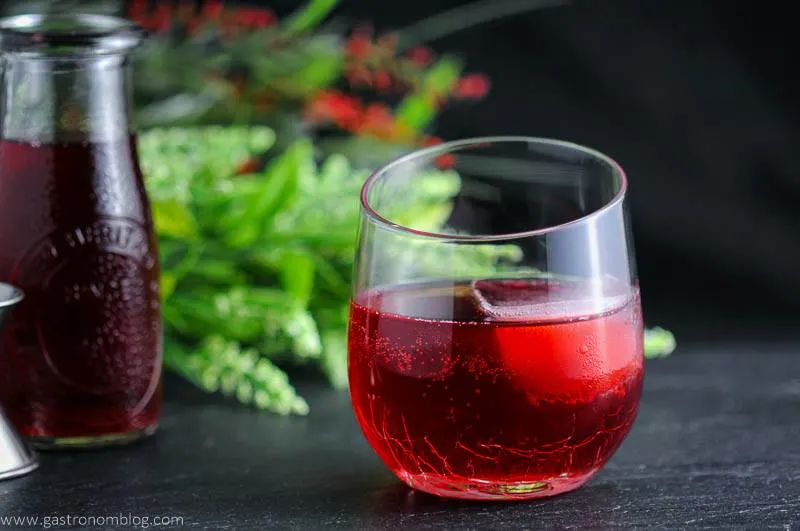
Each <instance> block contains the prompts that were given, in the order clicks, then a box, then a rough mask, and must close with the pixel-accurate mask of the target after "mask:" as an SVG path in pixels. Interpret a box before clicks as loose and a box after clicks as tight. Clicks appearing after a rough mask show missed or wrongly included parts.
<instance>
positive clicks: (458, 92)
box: [455, 74, 491, 99]
mask: <svg viewBox="0 0 800 531" xmlns="http://www.w3.org/2000/svg"><path fill="white" fill-rule="evenodd" d="M490 86H491V83H490V82H489V79H488V78H487V77H486V76H484V75H481V74H470V75H468V76H464V77H462V78H461V79H460V80H459V81H458V85H456V88H455V96H456V97H457V98H465V99H478V98H482V97H484V96H486V94H487V93H488V92H489V87H490Z"/></svg>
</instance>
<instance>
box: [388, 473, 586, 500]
mask: <svg viewBox="0 0 800 531" xmlns="http://www.w3.org/2000/svg"><path fill="white" fill-rule="evenodd" d="M595 472H596V470H592V471H590V472H587V473H585V474H582V475H579V476H566V475H565V476H557V477H554V478H548V479H546V480H541V481H527V482H523V481H515V482H510V483H507V482H498V481H490V480H483V479H478V478H471V479H469V478H464V479H461V478H448V477H445V476H434V475H431V474H408V473H405V474H401V476H400V479H402V480H403V481H404V482H405V483H406V484H408V486H410V487H411V488H414V489H417V490H421V491H422V492H427V493H428V494H433V495H435V496H441V497H443V498H458V499H462V500H485V501H501V500H533V499H536V498H546V497H549V496H555V495H557V494H563V493H565V492H569V491H571V490H575V489H577V488H578V487H580V486H581V485H583V484H584V483H586V482H587V481H589V479H590V478H591V477H592V476H593V475H594V474H595Z"/></svg>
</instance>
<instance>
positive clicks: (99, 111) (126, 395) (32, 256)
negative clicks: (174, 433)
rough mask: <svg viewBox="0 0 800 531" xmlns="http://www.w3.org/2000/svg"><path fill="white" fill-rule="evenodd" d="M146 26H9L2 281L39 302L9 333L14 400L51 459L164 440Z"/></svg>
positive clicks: (15, 20) (3, 27) (10, 406)
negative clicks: (140, 144) (138, 76)
mask: <svg viewBox="0 0 800 531" xmlns="http://www.w3.org/2000/svg"><path fill="white" fill-rule="evenodd" d="M140 40H141V32H140V31H139V29H138V28H137V27H136V26H135V25H134V24H132V23H130V22H128V21H126V20H124V19H119V18H115V17H110V16H103V15H19V16H14V17H9V18H5V19H2V20H0V57H1V60H2V86H3V92H2V99H1V100H0V280H2V281H6V282H9V283H11V284H14V285H16V286H19V287H20V288H21V289H22V290H23V291H24V292H25V294H26V298H25V301H24V302H23V303H22V304H21V306H20V308H19V310H18V311H17V312H15V314H14V315H13V317H12V320H11V322H10V323H9V325H8V327H7V329H6V331H5V332H4V334H3V336H2V350H0V402H2V404H3V406H4V407H5V408H6V410H7V412H8V414H9V416H10V417H11V420H12V421H13V422H14V424H15V425H16V426H17V428H18V429H19V430H20V432H21V433H22V434H23V435H24V436H26V437H28V438H29V439H30V440H31V441H32V442H33V443H34V445H36V446H38V447H40V448H43V447H44V448H48V447H65V446H67V447H92V446H103V445H106V444H113V443H122V442H128V441H132V440H135V439H138V438H140V437H142V436H145V435H148V434H151V433H153V432H154V431H155V429H156V426H157V423H158V417H159V412H160V407H161V357H162V324H161V308H160V299H159V284H158V278H159V268H158V256H157V248H156V240H155V237H154V232H153V222H152V216H151V212H150V207H149V204H148V200H147V196H146V193H145V189H144V184H143V180H142V174H141V171H140V168H139V162H138V155H137V147H136V134H135V131H134V129H133V127H132V123H131V121H132V117H133V113H132V95H131V84H132V83H131V79H130V75H131V73H130V67H129V66H130V57H131V53H132V52H133V50H134V49H135V47H136V46H137V44H138V43H139V42H140Z"/></svg>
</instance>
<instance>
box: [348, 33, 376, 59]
mask: <svg viewBox="0 0 800 531" xmlns="http://www.w3.org/2000/svg"><path fill="white" fill-rule="evenodd" d="M371 50H372V39H370V37H369V34H368V33H367V32H365V31H359V32H358V33H355V34H353V35H352V36H351V37H350V39H348V41H347V53H348V54H349V55H350V56H351V57H353V58H354V59H359V60H361V59H364V58H366V57H367V56H368V55H369V53H370V51H371Z"/></svg>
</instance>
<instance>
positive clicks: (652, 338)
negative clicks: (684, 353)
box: [644, 327, 676, 358]
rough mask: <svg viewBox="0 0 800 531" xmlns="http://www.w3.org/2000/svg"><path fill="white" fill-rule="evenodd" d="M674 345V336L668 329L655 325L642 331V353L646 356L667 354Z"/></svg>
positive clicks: (658, 356) (654, 356) (661, 356)
mask: <svg viewBox="0 0 800 531" xmlns="http://www.w3.org/2000/svg"><path fill="white" fill-rule="evenodd" d="M675 346H676V342H675V336H673V335H672V332H670V331H669V330H664V329H663V328H660V327H655V328H650V329H647V330H645V332H644V355H645V357H647V358H664V357H666V356H669V355H670V354H672V352H673V351H674V350H675Z"/></svg>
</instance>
